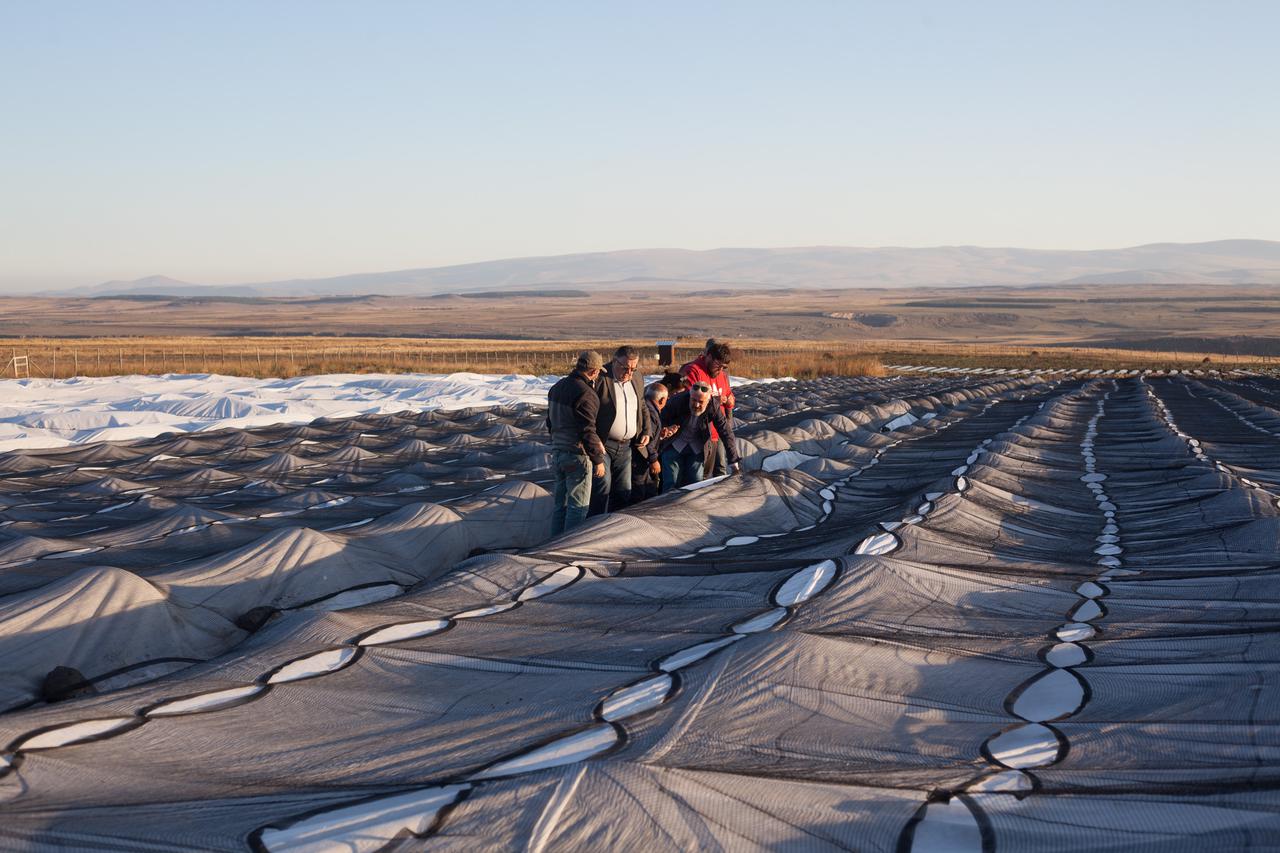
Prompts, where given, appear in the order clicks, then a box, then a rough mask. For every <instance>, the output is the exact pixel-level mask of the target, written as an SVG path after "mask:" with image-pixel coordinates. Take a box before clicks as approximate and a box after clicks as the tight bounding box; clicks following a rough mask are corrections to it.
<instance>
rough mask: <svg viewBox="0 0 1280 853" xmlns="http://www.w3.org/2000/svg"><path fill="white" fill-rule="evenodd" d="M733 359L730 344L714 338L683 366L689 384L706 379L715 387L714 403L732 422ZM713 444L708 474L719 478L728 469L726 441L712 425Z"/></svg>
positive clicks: (681, 370)
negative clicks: (731, 377) (731, 362)
mask: <svg viewBox="0 0 1280 853" xmlns="http://www.w3.org/2000/svg"><path fill="white" fill-rule="evenodd" d="M732 360H733V348H732V347H731V346H729V344H727V343H724V342H722V341H717V340H716V339H715V338H711V339H710V340H709V341H707V348H706V351H705V352H703V353H702V355H700V356H698V357H697V358H695V359H694V360H693V361H691V362H689V363H688V364H686V365H684V366H682V367H681V368H680V375H681V376H683V377H684V378H685V381H686V382H688V383H689V384H693V383H695V382H705V383H706V384H708V385H710V386H711V403H712V405H718V406H720V408H721V411H722V413H723V414H724V417H725V419H726V420H728V421H729V423H733V421H732V418H733V388H732V387H730V385H729V362H730V361H732ZM711 447H712V450H711V451H709V452H708V454H707V458H708V459H709V460H711V462H712V464H711V468H710V470H708V471H705V472H704V476H707V477H718V476H720V475H721V474H724V473H726V472H727V471H728V465H727V460H726V453H725V447H724V442H722V441H721V440H720V434H719V432H718V431H717V430H716V428H715V427H714V426H712V427H711Z"/></svg>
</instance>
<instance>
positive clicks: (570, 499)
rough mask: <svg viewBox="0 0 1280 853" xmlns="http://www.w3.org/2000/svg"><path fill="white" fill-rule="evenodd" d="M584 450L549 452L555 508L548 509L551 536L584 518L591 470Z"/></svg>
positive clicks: (588, 497) (572, 526) (570, 527)
mask: <svg viewBox="0 0 1280 853" xmlns="http://www.w3.org/2000/svg"><path fill="white" fill-rule="evenodd" d="M593 467H594V466H593V465H592V464H591V460H590V459H588V458H587V454H585V453H574V452H573V451H570V450H557V451H555V452H554V453H552V454H551V468H552V470H553V471H554V472H555V477H556V480H555V483H556V484H555V489H554V492H553V495H554V500H555V509H553V510H552V512H551V535H552V536H558V535H559V534H561V533H563V532H564V531H566V530H571V529H572V528H574V527H577V526H578V525H579V524H581V523H582V522H583V521H585V520H586V518H587V509H588V507H589V506H590V505H591V469H592V468H593Z"/></svg>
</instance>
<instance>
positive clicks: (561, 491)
mask: <svg viewBox="0 0 1280 853" xmlns="http://www.w3.org/2000/svg"><path fill="white" fill-rule="evenodd" d="M603 366H604V359H602V358H601V357H600V353H598V352H593V351H592V350H583V351H582V353H581V354H579V356H578V362H577V364H576V365H574V368H573V372H572V373H570V374H569V375H568V376H566V377H564V378H563V379H561V380H560V381H559V382H557V383H556V384H555V385H552V386H551V390H550V391H548V392H547V429H548V430H550V432H551V451H552V453H551V467H552V470H553V472H554V473H555V486H554V491H553V496H554V501H555V508H554V509H553V510H552V513H551V535H552V536H555V535H557V534H560V533H563V532H564V531H566V530H569V529H570V528H573V527H576V526H577V525H579V524H581V523H582V522H583V521H584V520H585V519H586V517H587V510H588V508H589V507H590V505H591V480H592V476H593V475H594V477H595V479H597V480H599V479H602V478H603V477H604V474H605V469H606V466H605V461H606V459H607V458H608V457H607V456H606V455H605V452H604V445H603V444H602V443H601V442H600V436H599V435H598V434H597V433H596V416H597V414H598V413H599V410H600V396H599V394H597V393H596V380H597V379H598V378H599V376H600V369H601V368H602V367H603Z"/></svg>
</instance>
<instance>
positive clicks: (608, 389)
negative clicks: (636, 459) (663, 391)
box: [596, 361, 645, 445]
mask: <svg viewBox="0 0 1280 853" xmlns="http://www.w3.org/2000/svg"><path fill="white" fill-rule="evenodd" d="M631 387H633V388H635V389H636V402H637V403H638V404H639V411H638V412H637V416H638V418H639V421H638V423H637V426H638V429H637V430H636V434H635V437H634V438H633V439H632V440H631V443H632V444H633V445H634V444H635V443H636V442H637V441H639V440H640V436H642V435H644V404H645V399H644V378H643V377H641V376H640V371H639V370H637V371H636V372H635V373H633V374H631ZM596 391H597V393H599V395H600V412H599V414H597V415H596V432H597V433H598V434H599V435H600V440H601V441H608V440H609V427H611V426H613V419H614V417H615V416H616V415H617V414H618V395H617V394H615V393H614V390H613V362H612V361H610V362H609V363H608V364H606V365H605V366H604V369H603V370H601V371H600V376H599V377H598V378H597V379H596Z"/></svg>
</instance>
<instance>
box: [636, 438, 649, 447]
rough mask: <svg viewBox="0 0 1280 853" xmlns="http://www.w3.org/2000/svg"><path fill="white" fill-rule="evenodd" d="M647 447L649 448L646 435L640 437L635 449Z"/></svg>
mask: <svg viewBox="0 0 1280 853" xmlns="http://www.w3.org/2000/svg"><path fill="white" fill-rule="evenodd" d="M648 446H649V436H647V435H642V436H640V443H639V444H637V445H636V447H648Z"/></svg>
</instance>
